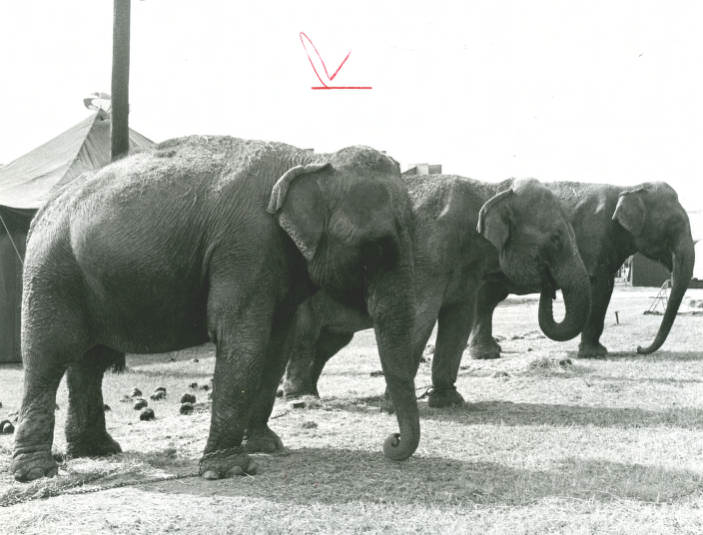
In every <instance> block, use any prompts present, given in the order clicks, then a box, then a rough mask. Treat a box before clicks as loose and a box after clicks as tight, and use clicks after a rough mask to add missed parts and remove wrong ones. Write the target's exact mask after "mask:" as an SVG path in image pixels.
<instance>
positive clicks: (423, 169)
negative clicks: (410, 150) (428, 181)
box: [403, 163, 442, 175]
mask: <svg viewBox="0 0 703 535" xmlns="http://www.w3.org/2000/svg"><path fill="white" fill-rule="evenodd" d="M441 173H442V164H441V163H436V164H430V163H415V164H412V165H411V166H410V168H408V169H406V170H405V171H403V174H404V175H439V174H441Z"/></svg>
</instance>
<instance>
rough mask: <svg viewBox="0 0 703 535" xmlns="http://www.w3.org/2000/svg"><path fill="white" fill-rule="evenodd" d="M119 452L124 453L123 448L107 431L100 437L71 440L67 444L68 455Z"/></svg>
mask: <svg viewBox="0 0 703 535" xmlns="http://www.w3.org/2000/svg"><path fill="white" fill-rule="evenodd" d="M117 453H122V448H121V447H120V444H119V443H118V442H117V441H116V440H115V439H113V438H112V437H111V436H110V435H109V433H107V432H106V433H104V434H102V436H100V437H84V438H82V439H78V440H69V441H67V444H66V456H67V457H106V456H108V455H115V454H117Z"/></svg>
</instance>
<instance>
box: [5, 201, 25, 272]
mask: <svg viewBox="0 0 703 535" xmlns="http://www.w3.org/2000/svg"><path fill="white" fill-rule="evenodd" d="M0 222H2V226H3V227H4V228H5V232H7V237H8V238H10V243H11V244H12V248H13V249H14V250H15V254H16V255H17V260H19V261H20V266H22V267H24V261H23V260H22V255H21V254H20V251H19V249H17V245H16V244H15V240H14V239H13V238H12V234H11V233H10V229H8V228H7V225H6V224H5V218H4V217H2V213H0Z"/></svg>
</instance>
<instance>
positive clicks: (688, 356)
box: [566, 346, 703, 363]
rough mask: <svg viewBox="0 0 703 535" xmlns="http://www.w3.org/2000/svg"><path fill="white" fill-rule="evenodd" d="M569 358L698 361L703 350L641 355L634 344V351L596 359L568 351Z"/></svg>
mask: <svg viewBox="0 0 703 535" xmlns="http://www.w3.org/2000/svg"><path fill="white" fill-rule="evenodd" d="M566 354H567V356H568V357H569V358H573V359H578V360H577V361H578V362H588V361H589V360H624V359H627V360H633V361H642V363H647V362H661V361H674V362H696V361H703V351H657V352H655V353H652V354H650V355H639V354H638V353H637V351H636V346H633V348H632V351H610V352H608V355H607V356H605V357H603V358H596V359H579V358H578V356H577V355H578V352H577V351H567V352H566Z"/></svg>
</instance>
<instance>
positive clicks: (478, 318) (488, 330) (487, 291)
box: [469, 282, 508, 359]
mask: <svg viewBox="0 0 703 535" xmlns="http://www.w3.org/2000/svg"><path fill="white" fill-rule="evenodd" d="M507 296H508V291H507V289H506V288H505V287H504V286H503V285H501V284H499V283H490V282H484V283H483V284H482V285H481V286H480V287H479V289H478V292H477V295H476V313H475V321H474V325H473V330H472V331H471V339H470V341H469V355H471V358H472V359H497V358H499V357H500V350H501V348H500V346H499V345H498V344H497V343H496V341H495V339H494V338H493V311H494V310H495V308H496V306H497V305H498V303H500V302H501V301H502V300H503V299H505V298H506V297H507Z"/></svg>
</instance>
